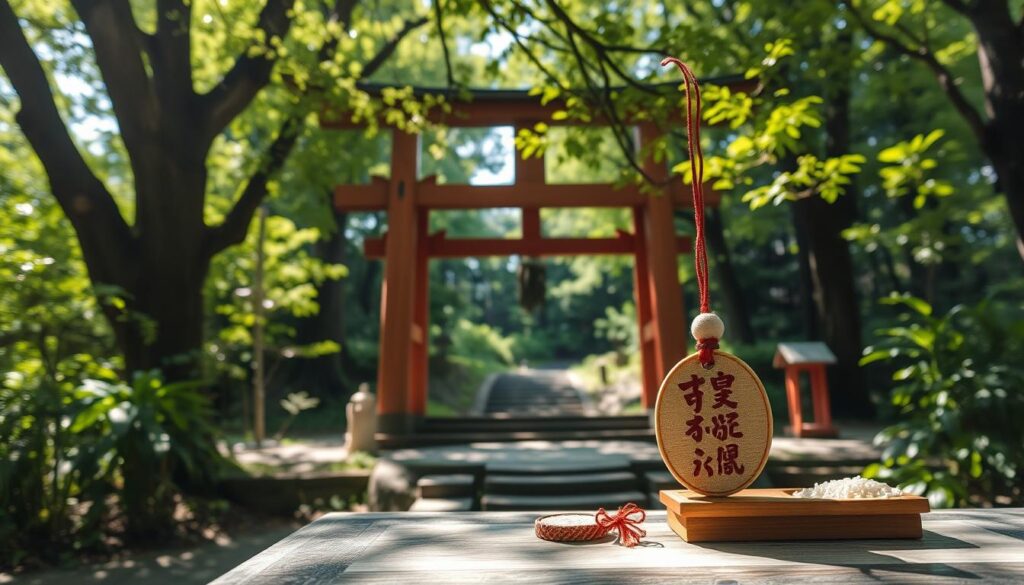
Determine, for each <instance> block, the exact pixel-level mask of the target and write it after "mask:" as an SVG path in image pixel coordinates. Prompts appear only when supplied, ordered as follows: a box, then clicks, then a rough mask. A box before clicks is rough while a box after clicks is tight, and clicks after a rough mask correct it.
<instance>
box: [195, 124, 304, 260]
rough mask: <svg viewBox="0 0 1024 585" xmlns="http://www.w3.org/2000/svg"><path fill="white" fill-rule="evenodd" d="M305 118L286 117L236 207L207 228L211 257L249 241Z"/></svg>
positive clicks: (207, 251)
mask: <svg viewBox="0 0 1024 585" xmlns="http://www.w3.org/2000/svg"><path fill="white" fill-rule="evenodd" d="M304 121H305V118H304V117H303V116H300V115H295V114H293V115H290V116H289V117H288V118H287V119H286V120H285V122H284V124H283V125H282V127H281V131H280V132H278V134H277V138H275V139H274V141H273V142H272V143H271V144H270V148H268V149H267V153H266V155H265V156H264V157H263V159H262V160H261V161H260V164H259V167H257V169H256V172H255V173H253V175H252V176H251V177H249V180H248V181H246V183H245V185H244V186H242V187H241V188H240V189H239V195H238V199H237V200H236V201H235V205H234V207H232V208H231V211H229V212H228V214H227V216H226V217H225V218H224V221H223V222H222V223H221V224H220V225H217V226H214V227H212V228H209V229H208V230H207V233H206V242H205V245H204V251H205V253H206V255H207V257H211V256H213V255H214V254H216V253H218V252H220V251H221V250H223V249H224V248H227V247H228V246H234V245H236V244H241V243H242V242H243V241H245V235H246V232H248V230H249V223H250V222H251V221H252V216H253V214H254V213H255V212H256V210H257V209H258V208H259V206H260V204H261V203H262V202H263V200H264V199H265V198H266V196H267V185H268V183H269V182H270V179H272V178H273V177H274V175H275V174H276V173H277V171H278V170H279V169H280V168H281V167H282V166H284V162H285V161H286V160H287V159H288V155H289V154H290V153H291V151H292V149H293V148H294V147H295V143H296V142H297V141H298V139H299V135H300V134H301V133H302V127H303V124H304Z"/></svg>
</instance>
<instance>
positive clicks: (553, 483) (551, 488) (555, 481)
mask: <svg viewBox="0 0 1024 585" xmlns="http://www.w3.org/2000/svg"><path fill="white" fill-rule="evenodd" d="M636 488H637V477H636V475H634V474H633V473H630V472H628V471H613V472H608V473H573V474H558V475H495V474H490V473H489V474H487V477H486V478H484V493H486V494H487V495H497V494H522V495H534V496H541V495H560V494H579V493H608V492H625V491H630V490H635V489H636Z"/></svg>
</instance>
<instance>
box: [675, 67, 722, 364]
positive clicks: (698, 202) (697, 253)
mask: <svg viewBox="0 0 1024 585" xmlns="http://www.w3.org/2000/svg"><path fill="white" fill-rule="evenodd" d="M670 63H671V64H673V65H675V66H676V67H678V68H679V71H680V72H681V73H682V74H683V84H684V86H685V88H686V150H687V152H688V153H689V156H690V176H691V180H690V186H691V191H692V192H693V223H694V226H695V227H696V234H695V237H694V244H693V257H694V266H695V267H696V274H697V290H698V292H699V294H700V312H701V313H710V312H711V298H710V292H709V291H708V251H707V245H706V244H705V241H704V150H703V149H702V148H701V145H700V121H701V100H700V84H698V83H697V76H695V75H694V74H693V71H692V70H691V69H690V68H689V67H688V66H687V65H686V63H683V62H682V61H680V60H679V59H676V58H675V57H666V58H665V59H664V60H662V62H661V66H662V67H664V66H666V65H668V64H670ZM716 349H718V339H717V338H715V337H707V338H703V339H698V340H697V350H698V352H699V353H700V362H701V363H702V364H704V366H705V367H709V366H710V365H711V364H714V350H716Z"/></svg>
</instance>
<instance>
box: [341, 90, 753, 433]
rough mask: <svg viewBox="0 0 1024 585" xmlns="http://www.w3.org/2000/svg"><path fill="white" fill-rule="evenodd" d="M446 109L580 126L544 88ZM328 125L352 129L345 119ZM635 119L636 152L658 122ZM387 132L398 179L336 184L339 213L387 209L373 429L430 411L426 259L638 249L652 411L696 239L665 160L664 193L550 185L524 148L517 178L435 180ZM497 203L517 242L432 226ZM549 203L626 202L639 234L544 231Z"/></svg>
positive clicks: (661, 171) (404, 137)
mask: <svg viewBox="0 0 1024 585" xmlns="http://www.w3.org/2000/svg"><path fill="white" fill-rule="evenodd" d="M741 83H742V82H741ZM733 85H739V83H734V84H733ZM451 105H452V109H451V111H450V112H449V113H448V114H446V115H444V116H443V118H439V119H438V120H437V121H439V122H442V123H444V124H445V125H448V126H451V127H498V126H512V127H513V128H514V129H515V132H516V133H518V131H519V130H520V129H523V128H533V126H534V124H536V123H537V122H545V123H546V124H548V125H574V124H579V123H578V122H576V121H573V120H564V119H563V120H553V119H552V114H553V113H554V112H556V111H558V110H562V109H564V105H563V104H560V103H558V102H557V101H555V102H550V103H547V104H543V103H542V102H541V99H540V97H539V96H531V95H529V94H528V93H527V92H524V91H477V92H474V95H473V100H472V101H470V102H454V103H452V104H451ZM323 125H324V127H333V128H353V127H356V126H357V125H355V124H351V123H347V122H325V123H324V124H323ZM596 125H601V123H597V124H596ZM635 126H636V127H637V129H638V132H637V134H638V148H639V149H640V150H641V151H642V149H643V147H644V146H646V145H648V144H650V143H651V142H653V141H654V140H656V139H658V138H659V130H658V128H657V127H656V126H655V125H654V124H653V123H651V122H649V121H646V122H638V123H637V124H635ZM391 132H392V144H391V177H390V178H389V179H382V178H379V177H377V178H374V179H373V180H372V181H371V183H370V184H367V185H339V186H337V187H336V188H335V191H334V206H335V208H336V209H338V210H339V211H381V210H384V211H387V213H388V231H387V233H386V234H385V235H384V236H383V237H381V238H375V239H367V240H366V241H365V243H364V252H365V254H366V255H367V257H369V258H383V259H384V260H385V268H384V281H383V284H382V294H381V316H380V319H381V325H380V358H379V368H378V378H377V411H378V416H379V418H378V429H379V430H380V431H381V432H384V433H396V434H405V433H408V432H410V431H412V430H413V427H414V422H415V421H416V420H418V419H419V418H421V417H423V416H424V414H425V412H426V404H427V357H428V344H429V339H428V331H429V323H428V320H429V303H428V294H429V291H428V273H427V263H428V261H429V259H430V258H452V257H469V256H509V255H517V254H518V255H522V256H565V255H577V254H632V255H633V256H634V259H635V268H634V296H635V301H636V308H637V320H638V327H639V329H640V351H641V354H642V360H643V398H642V400H643V405H644V406H645V407H647V408H653V406H654V401H655V399H656V396H657V392H658V386H659V383H660V380H661V379H662V378H663V377H664V375H665V374H666V373H667V372H668V370H669V369H670V368H671V367H672V365H673V364H675V362H676V361H677V360H679V359H680V357H682V356H683V355H685V353H686V347H687V337H688V334H687V320H686V318H685V314H684V311H683V295H682V290H681V287H680V284H679V278H678V265H677V263H676V255H677V254H680V253H688V252H690V239H689V237H686V236H677V235H676V233H675V228H674V222H673V210H674V209H675V208H680V207H686V208H690V207H692V201H691V197H690V190H689V187H687V186H685V185H683V184H682V183H681V182H679V181H671V182H666V179H668V176H669V174H668V169H667V167H666V164H665V163H664V162H661V163H659V162H656V161H654V160H644V161H642V167H643V169H644V172H645V173H646V174H647V175H648V176H650V177H651V178H652V179H653V180H654V181H656V182H659V183H666V184H667V185H668V186H666V187H663V188H662V189H661V191H662V193H659V194H648V193H644V192H642V191H641V190H640V189H639V188H637V187H636V186H629V187H623V188H616V187H614V186H613V185H610V184H554V185H549V184H547V182H546V181H545V172H544V160H543V158H529V159H523V158H521V157H519V156H516V158H515V183H514V184H512V185H486V186H482V185H448V184H444V185H439V184H437V182H436V178H435V177H427V178H425V179H422V180H418V178H417V171H418V168H419V164H418V163H419V153H420V145H419V137H418V136H417V135H413V134H408V133H406V132H404V131H402V130H399V129H396V128H392V130H391ZM707 196H708V200H709V203H710V204H711V205H717V202H718V198H717V195H716V194H714V193H713V192H710V189H708V193H707ZM496 207H518V208H520V210H521V213H522V234H523V235H522V238H520V239H501V238H457V239H455V238H448V237H447V235H446V234H445V233H444V232H443V231H441V232H437V233H434V234H428V233H427V232H428V225H429V224H428V218H429V214H430V211H431V210H434V209H485V208H496ZM544 207H547V208H560V207H628V208H630V209H632V210H633V232H632V233H628V232H624V231H621V230H620V231H619V233H618V234H617V236H616V237H614V238H544V237H542V235H541V225H540V209H541V208H544Z"/></svg>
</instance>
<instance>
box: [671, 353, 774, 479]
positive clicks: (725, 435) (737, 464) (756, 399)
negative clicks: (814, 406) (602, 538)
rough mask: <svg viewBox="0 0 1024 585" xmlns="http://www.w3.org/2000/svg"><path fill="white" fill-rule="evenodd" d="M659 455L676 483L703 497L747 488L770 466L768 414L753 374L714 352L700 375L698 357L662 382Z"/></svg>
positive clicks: (678, 366)
mask: <svg viewBox="0 0 1024 585" xmlns="http://www.w3.org/2000/svg"><path fill="white" fill-rule="evenodd" d="M654 410H655V418H654V433H655V435H656V436H657V438H658V450H659V451H661V458H662V459H663V460H664V461H665V465H666V466H668V470H669V471H670V472H672V475H673V476H675V478H676V480H677V481H679V483H681V484H682V485H684V486H686V487H687V488H688V489H691V490H693V491H695V492H698V493H700V494H704V495H705V496H727V495H729V494H734V493H736V492H738V491H740V490H742V489H743V488H745V487H747V486H749V485H750V484H751V483H753V482H754V480H755V479H757V476H758V475H760V474H761V471H762V470H763V469H764V466H765V463H767V462H768V452H769V451H771V447H772V408H771V405H770V404H768V395H767V394H766V393H765V391H764V385H763V384H761V380H760V379H759V378H758V377H757V374H755V373H754V371H753V370H751V369H750V366H748V365H747V364H745V363H744V362H743V360H741V359H739V358H738V357H736V356H734V355H732V354H729V353H726V352H724V351H715V365H714V367H712V368H711V369H710V370H706V369H704V367H703V366H702V365H701V363H700V361H699V360H698V359H697V354H693V355H690V356H688V357H686V358H685V359H683V360H682V361H680V362H679V363H678V364H676V365H675V367H673V368H672V370H671V371H669V373H668V375H667V376H665V380H664V381H663V382H662V383H661V389H660V390H659V391H658V402H657V404H656V406H655V408H654Z"/></svg>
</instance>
